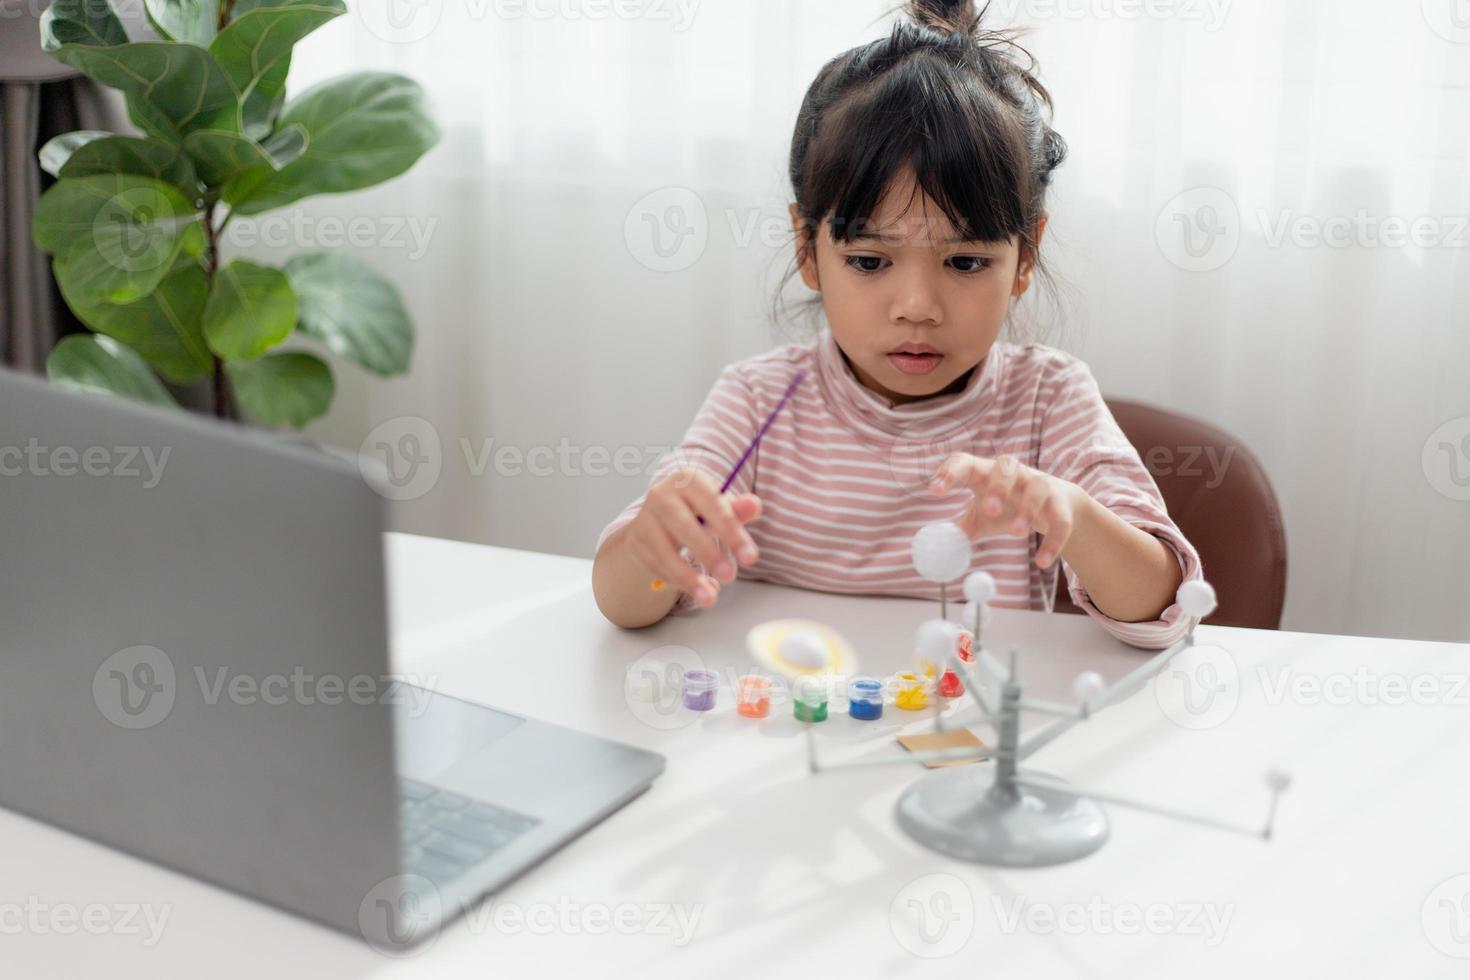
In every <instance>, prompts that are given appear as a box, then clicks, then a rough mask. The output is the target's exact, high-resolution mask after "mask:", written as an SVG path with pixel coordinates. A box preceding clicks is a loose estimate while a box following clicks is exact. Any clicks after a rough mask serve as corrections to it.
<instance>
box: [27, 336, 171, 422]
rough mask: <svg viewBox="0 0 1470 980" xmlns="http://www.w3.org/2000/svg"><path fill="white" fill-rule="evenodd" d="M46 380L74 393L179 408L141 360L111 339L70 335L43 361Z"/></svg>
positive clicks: (62, 339)
mask: <svg viewBox="0 0 1470 980" xmlns="http://www.w3.org/2000/svg"><path fill="white" fill-rule="evenodd" d="M46 376H47V377H49V378H50V379H51V381H52V382H53V383H54V384H58V385H61V386H63V387H66V388H72V389H74V390H76V391H86V392H92V393H95V394H103V395H114V396H117V397H120V398H127V399H129V400H131V401H135V402H143V403H145V404H148V405H166V406H169V407H170V408H177V407H178V404H177V403H176V402H175V401H174V400H173V398H172V397H171V396H170V395H169V393H168V391H167V389H165V388H164V387H163V385H162V384H160V383H159V381H158V379H157V378H155V377H154V376H153V372H152V371H149V370H148V365H147V364H145V363H143V359H142V358H141V357H139V356H138V355H137V354H135V353H133V352H132V351H130V350H128V349H127V348H126V347H124V346H123V345H122V344H119V343H118V342H117V341H115V340H113V339H112V338H111V337H93V336H88V335H82V334H73V335H72V336H70V337H63V338H61V341H60V342H59V343H58V344H57V345H56V346H55V347H53V348H52V349H51V354H50V356H48V357H47V358H46Z"/></svg>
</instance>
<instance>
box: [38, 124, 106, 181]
mask: <svg viewBox="0 0 1470 980" xmlns="http://www.w3.org/2000/svg"><path fill="white" fill-rule="evenodd" d="M111 135H112V134H111V133H108V132H105V131H102V130H97V129H78V130H76V131H75V132H71V133H62V134H61V135H60V136H57V137H54V138H53V139H50V140H47V141H46V145H45V146H43V147H41V152H40V153H37V154H36V159H37V160H38V161H40V164H41V169H42V170H44V171H46V172H47V173H48V174H50V175H51V176H53V177H60V176H61V168H62V167H63V166H65V165H66V161H67V160H69V159H71V156H72V154H74V153H75V152H76V151H77V149H78V148H79V147H83V146H86V145H87V144H88V143H91V142H92V141H94V140H100V139H105V138H106V137H108V136H111Z"/></svg>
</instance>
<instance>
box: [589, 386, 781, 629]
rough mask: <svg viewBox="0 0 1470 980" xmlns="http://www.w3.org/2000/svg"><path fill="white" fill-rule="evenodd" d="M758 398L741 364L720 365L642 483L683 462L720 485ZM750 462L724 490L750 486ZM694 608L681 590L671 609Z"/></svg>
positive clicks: (756, 423) (616, 524)
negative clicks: (684, 426) (684, 427)
mask: <svg viewBox="0 0 1470 980" xmlns="http://www.w3.org/2000/svg"><path fill="white" fill-rule="evenodd" d="M758 401H759V399H758V396H757V394H756V392H755V391H754V390H753V388H752V386H751V385H750V384H749V382H748V381H747V380H746V379H745V377H744V376H743V373H742V371H741V366H740V365H739V364H732V365H730V366H729V367H727V368H725V369H724V370H723V371H722V372H721V373H720V376H719V378H718V379H717V380H716V381H715V383H714V387H712V388H711V389H710V392H709V394H708V395H707V396H705V399H704V404H703V405H701V406H700V408H699V411H698V412H697V413H696V414H695V417H694V421H693V422H692V423H691V424H690V426H689V429H688V431H687V432H686V433H685V434H684V438H683V439H682V440H681V441H680V443H679V445H678V446H676V447H675V448H674V449H673V450H671V451H670V452H668V453H666V454H665V455H664V457H663V458H662V459H661V460H659V462H658V465H657V466H655V467H654V472H653V475H652V477H651V478H650V479H649V481H648V486H649V487H652V486H653V485H654V484H656V483H658V482H659V481H660V480H663V479H664V478H665V477H667V476H669V475H670V474H672V473H673V472H674V471H675V470H677V469H679V468H680V467H684V466H693V467H697V468H699V469H701V470H703V471H704V472H706V473H708V474H709V475H710V477H711V478H713V479H714V481H715V483H716V484H720V483H724V482H725V478H726V477H727V476H729V474H730V471H731V470H732V469H734V468H735V463H736V462H737V461H738V460H739V459H740V455H741V454H742V453H743V452H745V447H746V446H748V445H750V441H751V440H752V439H753V438H755V433H756V430H757V429H758V428H759V427H760V419H761V418H763V417H764V415H763V413H761V412H760V406H759V405H758V404H757V402H758ZM755 463H756V461H755V458H754V456H752V458H751V459H749V460H747V461H746V463H745V466H744V467H742V468H741V470H740V473H739V475H737V476H736V478H735V482H734V483H732V484H730V489H729V490H728V491H727V492H728V493H730V494H732V495H738V494H741V493H749V492H751V491H752V489H753V488H754V487H755V470H756V466H755ZM647 497H648V492H647V491H646V490H645V491H644V492H643V493H642V494H640V495H639V496H638V499H636V500H634V501H633V502H632V503H630V504H629V505H628V506H627V507H625V508H623V511H622V512H621V513H620V514H618V516H617V517H615V518H613V520H612V522H611V523H609V524H608V525H607V527H605V528H603V530H602V533H601V534H599V535H598V536H597V547H598V548H599V549H600V548H601V547H602V543H603V542H604V541H606V540H607V538H608V537H609V536H610V535H611V534H613V533H614V532H615V531H617V530H619V529H620V528H622V527H623V526H625V525H626V524H627V523H628V522H629V521H631V520H633V518H634V517H637V516H638V513H639V511H641V510H642V509H643V504H644V501H645V500H646V499H647ZM689 562H690V564H691V565H693V566H694V567H695V568H696V569H698V570H699V572H700V574H704V573H705V569H704V566H703V565H701V564H700V563H699V562H698V561H695V560H694V559H692V558H691V559H690V560H689ZM698 608H699V607H698V606H696V605H695V604H694V601H693V599H692V598H691V597H690V595H689V594H688V593H685V592H681V593H680V594H679V599H678V602H677V603H675V605H674V609H673V611H674V612H676V613H681V612H687V611H694V610H698Z"/></svg>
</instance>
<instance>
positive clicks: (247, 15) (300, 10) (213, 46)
mask: <svg viewBox="0 0 1470 980" xmlns="http://www.w3.org/2000/svg"><path fill="white" fill-rule="evenodd" d="M346 12H347V7H346V5H345V4H344V3H343V2H342V0H282V2H280V3H277V4H273V5H271V6H256V7H254V8H252V9H250V10H247V11H245V12H243V13H241V12H239V11H238V10H237V11H236V12H235V14H234V16H233V18H232V19H231V20H230V24H229V26H228V27H226V28H225V29H224V30H222V31H220V32H219V36H218V37H216V38H215V39H214V40H213V41H212V42H210V44H209V53H210V54H212V55H214V59H215V60H216V61H218V62H219V64H220V67H221V68H223V69H224V72H225V75H226V76H227V77H228V78H229V79H230V81H231V82H232V83H233V84H234V86H235V90H236V91H237V92H248V91H249V89H250V86H251V85H252V84H253V83H254V82H255V80H256V79H257V78H259V77H260V76H261V75H263V74H265V72H266V71H267V70H269V69H270V67H271V66H272V65H274V64H275V63H276V62H277V61H279V60H280V59H281V58H284V57H288V56H289V55H290V54H291V49H292V47H294V46H295V45H296V42H298V41H300V40H301V39H302V38H304V37H306V35H308V34H310V33H311V32H312V31H314V30H316V29H317V28H318V27H320V26H322V25H323V24H325V23H326V22H327V21H329V20H332V19H333V18H335V17H340V16H341V15H342V14H345V13H346Z"/></svg>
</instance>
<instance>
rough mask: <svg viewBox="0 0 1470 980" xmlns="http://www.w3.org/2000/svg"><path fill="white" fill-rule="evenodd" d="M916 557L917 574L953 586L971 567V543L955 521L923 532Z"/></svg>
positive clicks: (916, 539) (916, 542)
mask: <svg viewBox="0 0 1470 980" xmlns="http://www.w3.org/2000/svg"><path fill="white" fill-rule="evenodd" d="M912 553H913V560H914V569H915V571H917V572H918V573H919V574H920V575H921V576H922V577H924V578H926V579H928V580H929V581H931V582H953V581H954V580H955V579H957V578H959V577H960V576H961V575H963V574H965V569H967V568H969V567H970V539H969V538H968V537H966V536H965V532H964V531H961V530H960V528H959V525H958V524H955V523H954V522H953V521H939V522H937V523H934V524H925V525H924V526H923V527H921V528H919V532H918V533H917V534H915V535H914V542H913V546H912Z"/></svg>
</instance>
